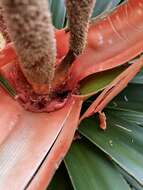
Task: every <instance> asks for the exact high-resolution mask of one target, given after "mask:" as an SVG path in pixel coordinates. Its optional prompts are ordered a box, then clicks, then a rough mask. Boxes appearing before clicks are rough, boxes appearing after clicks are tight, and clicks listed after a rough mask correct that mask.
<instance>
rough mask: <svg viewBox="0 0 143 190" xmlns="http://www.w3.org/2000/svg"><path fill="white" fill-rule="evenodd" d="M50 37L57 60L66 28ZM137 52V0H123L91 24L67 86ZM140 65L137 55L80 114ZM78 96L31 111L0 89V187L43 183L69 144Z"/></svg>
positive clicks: (101, 102) (8, 56)
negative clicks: (51, 108)
mask: <svg viewBox="0 0 143 190" xmlns="http://www.w3.org/2000/svg"><path fill="white" fill-rule="evenodd" d="M56 39H57V60H58V61H57V62H58V63H59V62H60V61H59V60H62V58H63V57H64V56H65V55H66V53H67V52H68V39H69V33H66V32H65V31H64V30H57V31H56ZM142 51H143V0H136V1H135V0H128V1H127V2H126V3H124V4H122V5H121V6H119V7H118V8H117V9H116V10H114V11H113V12H112V13H110V14H109V15H107V16H106V17H104V18H102V19H100V20H95V21H93V22H92V23H91V25H90V28H89V33H88V45H87V48H86V50H85V52H84V53H83V54H82V55H81V56H80V57H78V58H77V60H76V61H75V62H74V63H73V65H72V68H71V69H70V71H69V79H68V88H69V89H74V87H76V85H77V83H78V82H79V81H81V80H82V79H84V78H85V77H87V76H89V75H91V74H93V73H97V72H101V71H105V70H108V69H111V68H114V67H117V66H119V65H122V64H124V63H126V62H127V61H129V60H130V59H132V58H133V57H135V56H137V55H139V54H140V53H141V52H142ZM14 59H17V56H16V53H15V50H14V47H13V44H12V43H11V44H7V45H6V47H5V48H4V49H3V50H0V67H1V68H4V67H3V66H4V65H5V64H8V63H10V62H12V61H13V60H14ZM141 67H143V59H142V58H141V59H140V60H139V61H137V62H136V63H135V64H132V65H131V66H129V67H128V68H127V69H126V70H125V71H124V72H123V73H121V74H120V75H119V76H118V77H117V78H116V79H114V80H113V82H111V83H110V84H109V85H108V86H107V88H106V89H105V90H104V91H103V92H102V93H101V95H100V96H99V97H98V98H97V100H96V101H95V102H94V104H93V105H92V106H91V107H90V108H89V109H88V110H87V112H85V114H84V115H83V117H82V118H81V119H84V118H85V117H88V116H90V115H91V114H93V113H95V112H100V111H102V109H103V108H104V107H105V105H106V104H107V103H108V102H109V101H110V100H111V99H112V98H113V97H114V96H115V95H117V94H118V93H119V92H120V91H121V90H122V89H123V88H124V87H125V86H126V85H127V83H128V82H129V80H131V78H132V77H133V76H134V75H135V74H136V73H137V72H138V71H139V70H140V69H141ZM9 74H10V73H8V75H9ZM83 98H84V97H81V96H76V95H73V96H69V98H68V101H67V103H66V104H65V106H64V107H63V108H61V109H60V110H58V111H54V112H51V113H32V112H28V111H25V110H24V108H22V107H21V106H20V105H19V104H18V102H17V101H16V100H14V99H12V98H11V97H10V96H9V95H8V94H6V92H5V91H4V90H3V89H1V88H0V113H1V115H0V175H1V179H0V188H1V189H5V187H7V188H6V189H11V187H13V189H25V188H27V187H28V188H29V189H34V190H35V189H38V190H39V189H44V188H46V185H47V183H48V184H49V182H50V180H51V178H52V176H53V174H54V172H55V170H56V169H57V167H58V166H59V164H60V162H61V160H62V159H63V157H64V156H65V154H66V153H67V151H68V148H69V146H70V144H71V143H72V139H73V137H74V133H75V130H76V129H77V125H78V122H79V114H80V110H81V105H82V100H81V99H83ZM15 180H16V183H15Z"/></svg>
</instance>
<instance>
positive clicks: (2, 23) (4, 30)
mask: <svg viewBox="0 0 143 190" xmlns="http://www.w3.org/2000/svg"><path fill="white" fill-rule="evenodd" d="M3 14H4V13H3V8H2V7H1V5H0V32H1V33H2V35H3V37H4V39H5V40H6V42H7V43H9V42H10V41H11V40H10V37H9V34H8V31H7V26H6V24H5V21H4V18H3Z"/></svg>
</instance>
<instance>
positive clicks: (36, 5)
mask: <svg viewBox="0 0 143 190" xmlns="http://www.w3.org/2000/svg"><path fill="white" fill-rule="evenodd" d="M2 4H3V7H4V12H5V17H6V21H7V25H8V29H9V31H10V35H11V39H12V40H13V41H14V44H15V48H16V51H17V54H18V56H19V59H20V67H21V69H22V71H23V73H24V75H25V77H26V78H27V80H28V82H29V83H30V84H31V85H32V86H33V88H34V89H35V91H36V92H37V93H48V91H49V89H50V86H51V81H52V80H53V78H54V71H55V62H56V41H55V36H54V29H53V26H52V22H51V16H50V13H49V9H48V3H47V0H2ZM43 86H46V88H44V89H43ZM40 87H41V88H40ZM45 89H47V92H46V91H45Z"/></svg>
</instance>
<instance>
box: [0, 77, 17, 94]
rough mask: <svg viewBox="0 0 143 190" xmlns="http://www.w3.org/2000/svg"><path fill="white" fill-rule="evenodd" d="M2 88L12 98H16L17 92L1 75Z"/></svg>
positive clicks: (0, 83) (0, 84)
mask: <svg viewBox="0 0 143 190" xmlns="http://www.w3.org/2000/svg"><path fill="white" fill-rule="evenodd" d="M0 86H2V87H3V88H4V89H5V90H6V91H7V92H8V94H9V95H10V96H12V97H14V96H15V95H16V92H15V90H14V89H13V88H12V86H11V85H10V84H9V82H8V81H7V80H6V79H5V78H4V77H3V76H2V75H0Z"/></svg>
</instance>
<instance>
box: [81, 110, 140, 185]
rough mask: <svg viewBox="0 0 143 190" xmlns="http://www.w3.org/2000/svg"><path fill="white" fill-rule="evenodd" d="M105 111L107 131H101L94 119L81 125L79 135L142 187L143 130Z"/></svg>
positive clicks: (115, 113)
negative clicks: (96, 147)
mask: <svg viewBox="0 0 143 190" xmlns="http://www.w3.org/2000/svg"><path fill="white" fill-rule="evenodd" d="M119 112H121V111H115V110H113V111H110V110H107V112H106V115H107V130H106V131H105V132H103V131H101V130H100V129H99V126H98V121H97V119H96V118H95V117H91V118H89V119H86V120H84V121H83V122H82V123H81V125H80V126H81V128H80V129H79V131H80V133H81V134H82V135H84V136H85V137H86V138H88V139H89V140H90V141H91V142H92V143H93V144H95V145H96V146H98V147H99V148H100V149H101V150H102V151H103V152H105V153H106V154H107V155H108V156H109V157H110V158H111V159H112V160H113V161H115V163H117V164H118V165H119V166H120V167H121V168H122V169H123V170H124V171H126V172H127V173H128V174H129V175H130V176H132V178H134V179H136V181H137V182H138V183H140V185H143V148H142V147H143V138H142V134H143V128H142V127H140V126H138V125H137V124H135V123H132V122H130V121H128V120H126V118H124V119H123V118H122V117H120V115H119Z"/></svg>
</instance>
